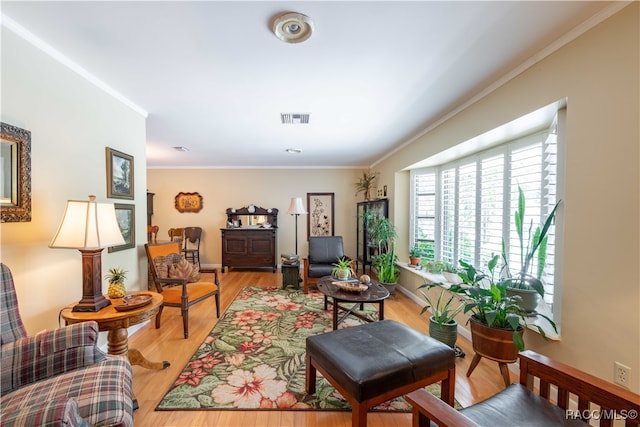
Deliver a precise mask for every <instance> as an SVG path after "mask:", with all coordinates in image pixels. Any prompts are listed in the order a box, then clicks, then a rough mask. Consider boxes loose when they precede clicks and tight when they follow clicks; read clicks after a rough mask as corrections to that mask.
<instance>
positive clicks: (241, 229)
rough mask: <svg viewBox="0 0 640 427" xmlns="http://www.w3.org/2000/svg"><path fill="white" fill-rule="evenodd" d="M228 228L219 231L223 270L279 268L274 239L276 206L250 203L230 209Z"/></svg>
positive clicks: (228, 211) (275, 234) (276, 218)
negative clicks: (270, 207) (269, 207)
mask: <svg viewBox="0 0 640 427" xmlns="http://www.w3.org/2000/svg"><path fill="white" fill-rule="evenodd" d="M226 213H227V227H225V228H222V229H220V232H221V234H222V272H223V273H224V272H225V268H226V269H227V270H228V269H230V268H233V267H254V268H271V269H272V270H273V272H274V273H275V272H276V270H277V267H278V264H277V258H276V238H277V231H278V209H275V208H273V209H265V208H262V207H259V206H253V205H249V206H247V207H243V208H239V209H235V208H229V209H227V211H226Z"/></svg>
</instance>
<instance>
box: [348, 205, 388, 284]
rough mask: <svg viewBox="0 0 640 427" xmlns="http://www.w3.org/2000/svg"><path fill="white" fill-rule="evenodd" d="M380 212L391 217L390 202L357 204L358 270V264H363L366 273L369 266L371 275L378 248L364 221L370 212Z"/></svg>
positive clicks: (357, 266)
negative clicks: (372, 261) (373, 259)
mask: <svg viewBox="0 0 640 427" xmlns="http://www.w3.org/2000/svg"><path fill="white" fill-rule="evenodd" d="M374 210H375V211H378V212H379V213H380V214H381V215H383V216H384V217H386V218H388V217H389V200H388V199H379V200H372V201H369V202H360V203H358V204H357V213H358V225H357V228H356V270H357V269H358V268H359V265H358V264H362V270H363V271H364V270H365V269H366V267H367V265H368V266H369V273H371V257H372V256H373V255H375V254H376V253H377V249H378V248H377V246H376V245H375V244H373V243H372V242H370V239H369V236H368V233H367V227H366V225H365V224H364V221H363V215H364V214H365V213H366V212H369V211H374Z"/></svg>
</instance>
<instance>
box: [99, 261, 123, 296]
mask: <svg viewBox="0 0 640 427" xmlns="http://www.w3.org/2000/svg"><path fill="white" fill-rule="evenodd" d="M104 278H105V279H106V280H108V281H109V289H107V296H108V297H109V298H122V297H123V296H125V294H126V293H127V290H126V289H125V287H124V279H126V278H127V270H125V269H124V268H122V267H115V268H111V269H109V273H108V274H106V275H105V276H104Z"/></svg>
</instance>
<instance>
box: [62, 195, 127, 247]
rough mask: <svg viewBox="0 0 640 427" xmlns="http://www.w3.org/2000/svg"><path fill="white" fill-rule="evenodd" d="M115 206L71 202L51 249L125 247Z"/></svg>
mask: <svg viewBox="0 0 640 427" xmlns="http://www.w3.org/2000/svg"><path fill="white" fill-rule="evenodd" d="M124 244H125V241H124V238H123V237H122V233H121V232H120V227H119V226H118V220H117V219H116V211H115V207H114V205H113V203H96V201H95V196H89V200H69V201H67V207H66V209H65V211H64V216H63V218H62V222H61V223H60V227H59V228H58V231H57V232H56V234H55V236H53V239H52V240H51V243H50V244H49V247H50V248H67V249H98V248H106V247H109V246H119V245H124Z"/></svg>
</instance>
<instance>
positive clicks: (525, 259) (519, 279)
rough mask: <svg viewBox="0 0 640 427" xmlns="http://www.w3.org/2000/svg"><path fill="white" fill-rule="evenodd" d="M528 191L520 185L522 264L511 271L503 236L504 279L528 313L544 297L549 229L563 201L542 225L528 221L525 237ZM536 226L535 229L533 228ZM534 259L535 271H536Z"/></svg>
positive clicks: (517, 220) (517, 223)
mask: <svg viewBox="0 0 640 427" xmlns="http://www.w3.org/2000/svg"><path fill="white" fill-rule="evenodd" d="M525 202H526V201H525V195H524V191H522V188H521V187H520V186H518V207H517V209H516V211H515V214H514V222H515V227H516V234H517V235H518V241H519V243H520V245H519V249H520V257H519V258H520V265H519V266H518V268H515V269H514V272H513V273H512V270H511V267H512V266H510V265H509V260H508V257H507V250H506V243H505V241H504V239H502V259H503V262H504V267H503V272H502V276H503V281H504V283H505V284H506V286H507V289H508V293H509V295H519V296H520V298H521V301H520V306H521V307H522V308H523V309H524V310H525V311H527V312H528V313H535V311H536V307H537V306H538V302H539V300H540V298H544V284H543V283H542V273H543V272H544V267H545V265H546V260H547V239H548V236H547V233H548V232H549V228H550V227H551V224H552V223H553V220H554V218H555V215H556V210H557V209H558V205H559V204H560V201H558V202H557V203H556V204H555V206H554V207H553V209H552V211H551V213H550V214H549V215H548V216H547V218H545V220H544V221H543V224H542V227H540V226H537V227H536V229H535V230H533V221H531V223H530V224H529V227H528V231H527V236H526V241H525V233H524V212H525ZM532 230H533V231H532ZM534 260H536V261H537V263H536V266H537V268H536V272H535V273H534V272H533V266H534Z"/></svg>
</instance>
